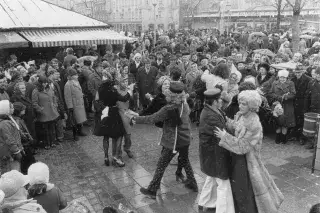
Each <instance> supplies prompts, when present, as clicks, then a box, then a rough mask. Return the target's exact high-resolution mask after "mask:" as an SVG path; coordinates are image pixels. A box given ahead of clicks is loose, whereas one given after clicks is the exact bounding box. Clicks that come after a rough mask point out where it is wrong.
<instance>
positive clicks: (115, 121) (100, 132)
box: [93, 80, 130, 138]
mask: <svg viewBox="0 0 320 213" xmlns="http://www.w3.org/2000/svg"><path fill="white" fill-rule="evenodd" d="M129 98H130V95H129V94H127V95H126V96H121V95H120V94H119V93H118V91H117V90H116V89H115V88H114V82H112V81H109V80H107V81H103V82H102V84H101V86H100V87H99V90H98V101H95V104H98V103H99V105H100V107H99V108H100V109H97V110H96V113H95V125H94V132H93V134H94V135H96V136H105V137H111V138H118V137H121V136H123V135H124V134H125V133H126V132H125V129H124V126H123V122H122V119H121V116H120V113H119V109H118V107H117V101H123V102H126V101H127V100H128V99H129ZM105 107H109V113H108V117H106V118H104V119H103V120H101V114H102V110H103V109H104V108H105Z"/></svg>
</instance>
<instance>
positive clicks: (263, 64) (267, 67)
mask: <svg viewBox="0 0 320 213" xmlns="http://www.w3.org/2000/svg"><path fill="white" fill-rule="evenodd" d="M260 67H263V68H264V69H265V70H266V71H267V72H269V70H270V65H269V64H267V63H261V64H259V65H258V70H259V69H260Z"/></svg>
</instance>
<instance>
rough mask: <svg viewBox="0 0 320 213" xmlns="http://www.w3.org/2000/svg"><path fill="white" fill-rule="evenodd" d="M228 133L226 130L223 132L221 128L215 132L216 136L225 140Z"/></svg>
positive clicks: (217, 128)
mask: <svg viewBox="0 0 320 213" xmlns="http://www.w3.org/2000/svg"><path fill="white" fill-rule="evenodd" d="M226 133H227V132H226V130H225V129H223V130H221V129H220V128H219V127H216V130H214V134H215V135H216V136H217V137H218V138H220V139H221V138H223V137H224V136H225V134H226Z"/></svg>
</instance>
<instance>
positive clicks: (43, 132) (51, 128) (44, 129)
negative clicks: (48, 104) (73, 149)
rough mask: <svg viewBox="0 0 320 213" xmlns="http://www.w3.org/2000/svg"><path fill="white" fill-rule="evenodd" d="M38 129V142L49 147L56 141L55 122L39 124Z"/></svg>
mask: <svg viewBox="0 0 320 213" xmlns="http://www.w3.org/2000/svg"><path fill="white" fill-rule="evenodd" d="M38 125H39V126H40V129H37V134H38V138H40V140H39V141H42V142H43V144H44V145H45V146H51V145H52V144H53V143H54V141H55V140H56V120H53V121H46V122H39V123H38Z"/></svg>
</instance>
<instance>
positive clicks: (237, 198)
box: [198, 88, 283, 213]
mask: <svg viewBox="0 0 320 213" xmlns="http://www.w3.org/2000/svg"><path fill="white" fill-rule="evenodd" d="M204 95H205V106H204V109H203V110H202V113H201V116H200V125H199V138H200V149H199V152H200V166H201V170H202V172H204V173H205V174H206V175H207V178H206V180H205V183H204V186H203V188H202V192H201V195H200V198H199V202H198V205H199V206H198V207H199V209H200V210H202V211H207V210H215V211H216V212H217V213H277V212H278V209H279V207H280V205H281V203H282V201H283V195H282V194H281V192H280V190H279V189H278V188H277V186H276V185H275V183H274V181H273V179H272V177H271V176H270V175H269V173H268V171H267V169H266V168H265V166H264V165H263V163H262V160H261V156H260V150H261V145H262V138H263V132H262V126H261V123H260V120H259V116H258V114H257V112H258V110H259V107H260V105H261V102H262V101H261V97H260V95H259V93H258V92H257V91H255V90H252V91H251V90H246V91H243V92H241V93H240V94H239V96H238V100H239V109H240V111H239V112H238V113H237V114H236V116H235V119H234V120H231V119H229V118H227V117H225V115H224V113H223V112H222V111H221V106H222V100H221V90H220V89H219V88H213V89H210V90H207V91H205V92H204Z"/></svg>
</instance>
